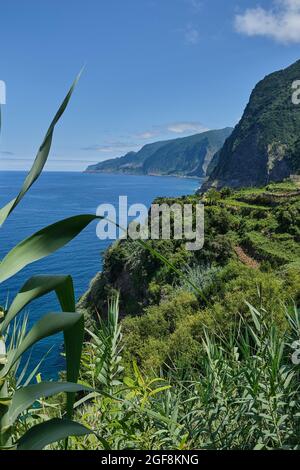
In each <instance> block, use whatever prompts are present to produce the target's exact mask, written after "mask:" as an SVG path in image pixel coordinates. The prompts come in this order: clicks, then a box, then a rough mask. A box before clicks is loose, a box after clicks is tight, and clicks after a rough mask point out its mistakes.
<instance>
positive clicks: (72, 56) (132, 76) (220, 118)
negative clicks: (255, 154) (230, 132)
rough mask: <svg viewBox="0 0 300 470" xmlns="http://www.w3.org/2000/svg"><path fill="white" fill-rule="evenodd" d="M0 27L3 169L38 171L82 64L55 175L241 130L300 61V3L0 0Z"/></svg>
mask: <svg viewBox="0 0 300 470" xmlns="http://www.w3.org/2000/svg"><path fill="white" fill-rule="evenodd" d="M0 21H1V28H0V43H1V45H2V48H1V59H0V101H2V102H3V101H4V99H3V94H4V84H5V86H6V93H5V95H6V104H3V105H2V106H1V108H2V135H1V138H0V170H27V169H28V168H30V166H31V164H32V161H33V159H34V157H35V155H36V153H37V150H38V147H39V145H40V144H41V142H42V140H43V137H44V134H45V132H46V131H47V128H48V125H49V124H50V121H51V119H52V117H53V116H54V114H55V112H56V110H57V109H58V107H59V104H60V102H61V101H62V99H63V98H64V96H65V94H66V92H67V90H68V88H69V86H70V85H71V83H72V81H73V79H74V78H75V76H76V75H77V73H78V72H79V71H80V69H81V68H82V67H83V66H84V71H83V74H82V76H81V79H80V81H79V83H78V85H77V88H76V90H75V93H74V95H73V97H72V100H71V103H70V105H69V107H68V109H67V110H66V113H65V114H64V116H63V118H62V120H61V121H60V123H59V124H58V126H57V129H56V131H55V135H54V139H53V145H52V149H51V154H50V157H49V163H48V164H47V167H46V169H47V170H49V171H82V170H84V169H85V168H86V166H87V165H89V164H92V163H95V162H98V161H103V160H105V159H107V158H114V157H118V156H121V155H124V154H125V153H127V152H128V151H131V150H138V149H139V148H141V147H142V146H143V145H145V144H147V143H149V142H153V141H157V140H164V139H170V138H177V137H183V136H186V135H190V134H195V133H198V132H202V131H204V130H207V129H218V128H223V127H227V126H234V125H235V124H236V123H237V122H238V121H239V119H240V118H241V116H242V113H243V110H244V108H245V105H246V104H247V102H248V99H249V95H250V93H251V91H252V89H253V87H254V86H255V84H256V83H257V82H258V81H259V80H261V79H262V78H263V77H264V76H265V75H267V74H269V73H271V72H273V71H275V70H279V69H282V68H284V67H286V66H288V65H289V64H291V63H293V62H295V61H296V60H298V59H299V58H300V0H256V1H253V0H251V1H250V0H43V1H41V0H26V2H25V1H24V0H0ZM299 79H300V77H299Z"/></svg>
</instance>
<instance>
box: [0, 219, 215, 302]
mask: <svg viewBox="0 0 300 470" xmlns="http://www.w3.org/2000/svg"><path fill="white" fill-rule="evenodd" d="M96 219H102V217H99V216H96V215H92V214H83V215H78V216H75V217H70V218H69V219H65V220H62V221H60V222H56V223H55V224H53V225H49V226H48V227H46V228H44V229H42V230H41V231H39V232H37V233H35V234H34V235H32V236H31V237H29V238H27V239H26V240H24V241H22V242H21V243H20V244H19V245H17V246H16V247H15V248H13V249H12V251H10V252H9V253H8V255H7V256H6V257H5V258H4V260H3V261H2V263H1V264H0V283H1V282H4V281H5V280H7V279H9V278H10V277H12V276H13V275H14V274H16V273H17V272H19V271H21V269H23V268H24V267H25V266H27V265H28V264H30V263H33V262H35V261H38V260H40V259H42V258H45V257H46V256H49V255H50V254H51V253H54V252H55V251H57V250H59V249H60V248H62V247H63V246H64V245H66V244H67V243H69V242H70V241H71V240H72V239H73V238H75V237H76V236H77V235H78V234H79V233H80V232H81V231H82V230H83V229H84V228H85V227H87V225H88V224H89V223H90V222H92V221H93V220H96ZM116 226H117V227H119V225H118V224H116ZM122 230H124V229H123V228H122ZM137 242H138V243H139V244H140V245H142V247H143V248H145V249H146V250H148V251H149V252H150V253H151V254H152V255H153V256H154V257H156V258H158V259H159V260H160V261H162V262H163V263H164V264H166V265H167V266H168V267H169V268H170V269H172V270H173V271H174V272H175V273H176V274H178V276H180V277H181V278H183V279H184V280H185V281H186V282H187V283H188V284H190V286H191V287H193V289H194V290H195V291H196V292H197V293H198V294H199V296H200V297H201V298H202V299H203V300H204V301H205V302H207V299H206V297H205V296H204V294H203V292H202V291H201V289H199V288H198V287H197V286H196V285H195V284H194V283H193V282H191V281H190V280H189V279H188V277H187V276H185V274H183V273H182V272H181V271H180V270H179V269H177V268H176V267H175V266H174V265H173V264H172V263H170V262H169V261H168V260H167V258H165V257H164V256H163V255H161V254H160V253H159V252H158V251H157V250H155V249H154V248H152V247H151V246H150V244H149V243H147V242H145V241H144V240H137Z"/></svg>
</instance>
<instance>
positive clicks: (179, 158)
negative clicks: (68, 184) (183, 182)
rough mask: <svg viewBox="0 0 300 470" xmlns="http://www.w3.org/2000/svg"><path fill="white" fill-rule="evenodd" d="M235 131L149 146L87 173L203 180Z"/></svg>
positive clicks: (220, 131)
mask: <svg viewBox="0 0 300 470" xmlns="http://www.w3.org/2000/svg"><path fill="white" fill-rule="evenodd" d="M231 132H232V128H225V129H221V130H215V131H208V132H203V133H201V134H196V135H192V136H189V137H183V138H180V139H175V140H168V141H163V142H155V143H153V144H148V145H145V146H144V147H143V148H142V149H141V150H140V151H139V152H129V153H128V154H126V155H125V156H124V157H120V158H114V159H111V160H106V161H105V162H101V163H98V164H96V165H91V166H89V167H88V168H87V170H86V171H87V172H101V173H125V174H138V175H166V176H190V177H192V176H195V177H203V176H205V175H206V170H207V167H208V165H209V164H210V162H211V159H212V157H213V156H214V155H215V153H216V152H217V151H218V150H219V149H220V148H221V147H222V145H223V144H224V142H225V140H226V138H227V137H228V136H229V135H230V134H231Z"/></svg>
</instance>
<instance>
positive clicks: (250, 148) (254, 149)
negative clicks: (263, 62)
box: [203, 61, 300, 190]
mask: <svg viewBox="0 0 300 470" xmlns="http://www.w3.org/2000/svg"><path fill="white" fill-rule="evenodd" d="M295 80H300V61H298V62H296V63H295V64H293V65H291V66H290V67H288V68H287V69H285V70H281V71H279V72H275V73H272V74H271V75H268V76H267V77H266V78H265V79H264V80H262V81H261V82H259V83H258V84H257V86H256V87H255V89H254V90H253V92H252V94H251V97H250V101H249V103H248V105H247V107H246V109H245V112H244V115H243V117H242V119H241V121H240V122H239V124H238V125H237V126H236V128H235V129H234V131H233V133H232V134H231V136H230V137H229V139H227V141H226V142H225V144H224V146H223V148H222V149H221V151H220V152H219V154H217V156H215V157H214V159H213V161H212V163H211V168H210V170H211V171H210V178H209V180H208V181H207V182H206V183H205V184H204V185H203V189H204V190H206V189H207V188H209V187H211V186H215V187H217V188H221V187H224V186H230V187H236V188H239V187H246V186H262V185H264V184H268V183H269V182H272V181H274V182H276V181H281V180H283V179H284V178H286V177H288V176H290V175H291V174H298V173H299V172H300V105H295V104H293V102H292V94H293V89H292V84H293V82H294V81H295Z"/></svg>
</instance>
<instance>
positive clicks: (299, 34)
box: [235, 0, 300, 44]
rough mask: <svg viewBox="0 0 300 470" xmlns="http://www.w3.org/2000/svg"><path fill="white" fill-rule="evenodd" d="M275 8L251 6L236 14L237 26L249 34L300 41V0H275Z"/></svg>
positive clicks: (279, 39) (239, 29)
mask: <svg viewBox="0 0 300 470" xmlns="http://www.w3.org/2000/svg"><path fill="white" fill-rule="evenodd" d="M273 3H274V4H273V8H271V9H269V10H266V9H264V8H262V7H257V8H249V9H247V10H246V11H245V13H243V14H241V15H236V17H235V28H236V30H237V31H238V32H239V33H243V34H246V35H247V36H265V37H269V38H272V39H275V40H276V41H278V42H282V43H286V44H287V43H300V0H274V2H273Z"/></svg>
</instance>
